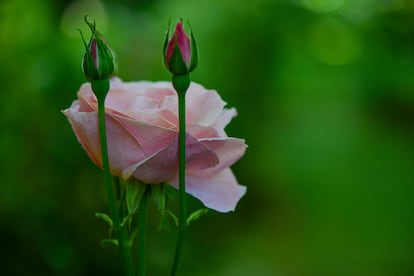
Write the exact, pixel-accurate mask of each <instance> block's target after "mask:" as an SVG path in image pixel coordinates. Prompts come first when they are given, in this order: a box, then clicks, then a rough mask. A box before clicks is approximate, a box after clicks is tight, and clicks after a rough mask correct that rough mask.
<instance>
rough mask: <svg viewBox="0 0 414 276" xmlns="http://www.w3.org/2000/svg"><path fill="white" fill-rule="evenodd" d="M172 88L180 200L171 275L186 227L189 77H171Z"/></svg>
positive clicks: (178, 256) (178, 257) (177, 259)
mask: <svg viewBox="0 0 414 276" xmlns="http://www.w3.org/2000/svg"><path fill="white" fill-rule="evenodd" d="M172 82H173V86H174V88H175V90H176V91H177V94H178V124H179V134H178V140H179V145H178V150H179V169H178V179H179V199H180V216H179V232H178V238H177V244H176V247H175V254H174V261H173V266H172V269H171V275H172V276H174V275H176V273H177V268H178V263H179V261H180V255H181V247H182V243H183V240H184V235H185V230H186V226H187V200H186V193H185V157H186V153H185V147H186V129H185V124H186V120H185V94H186V92H187V89H188V87H189V85H190V75H189V74H186V75H173V78H172Z"/></svg>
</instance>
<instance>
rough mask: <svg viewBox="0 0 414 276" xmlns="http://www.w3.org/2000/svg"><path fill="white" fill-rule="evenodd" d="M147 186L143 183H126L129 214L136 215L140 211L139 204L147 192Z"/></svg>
mask: <svg viewBox="0 0 414 276" xmlns="http://www.w3.org/2000/svg"><path fill="white" fill-rule="evenodd" d="M146 187H147V184H144V183H141V182H137V181H134V182H125V189H126V202H127V208H128V213H129V214H135V213H136V212H137V210H138V206H139V202H140V201H141V198H142V195H143V194H144V192H145V189H146Z"/></svg>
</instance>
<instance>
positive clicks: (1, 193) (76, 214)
mask: <svg viewBox="0 0 414 276" xmlns="http://www.w3.org/2000/svg"><path fill="white" fill-rule="evenodd" d="M85 14H88V15H89V16H90V18H95V19H96V22H97V26H98V29H99V30H100V31H101V32H102V33H103V34H104V35H105V36H106V38H107V39H108V41H110V44H111V46H112V47H113V49H114V50H115V52H116V53H117V56H118V61H119V73H118V75H119V76H120V77H121V78H123V79H124V80H126V81H129V80H141V79H145V80H163V79H169V78H170V76H169V74H168V73H167V72H166V70H165V69H164V67H163V64H162V57H161V48H162V42H163V38H164V33H165V30H166V27H167V21H168V18H169V17H170V16H171V17H172V18H173V19H175V18H177V17H178V16H181V17H183V18H184V19H189V20H190V21H191V24H192V26H193V30H194V32H195V35H196V38H197V41H198V45H199V49H200V63H199V66H198V68H197V70H196V71H195V72H194V73H193V74H192V78H193V80H194V81H196V82H199V83H201V84H203V85H204V86H205V87H207V88H213V89H216V90H217V91H218V92H219V93H220V94H221V96H222V98H223V99H224V100H225V101H227V102H228V103H229V106H234V107H236V108H237V110H238V112H239V115H238V117H237V118H236V119H234V120H233V122H232V123H231V124H230V125H229V127H228V128H227V132H228V133H229V134H230V135H231V136H235V137H242V138H245V139H246V142H247V144H248V145H249V148H248V151H247V153H246V155H245V156H244V157H243V159H241V160H240V161H239V162H238V163H237V164H236V165H235V166H234V167H233V168H234V171H235V173H236V175H237V177H238V180H239V182H240V183H242V184H244V185H246V186H247V187H248V192H247V194H246V196H245V197H244V198H243V199H242V200H241V201H240V203H239V205H238V208H237V211H236V212H234V213H230V214H220V213H216V212H210V213H209V215H208V216H205V217H203V218H202V219H200V220H199V221H197V222H196V223H194V224H193V225H192V227H191V228H190V230H189V231H188V235H189V236H188V237H187V240H186V241H185V244H184V253H183V256H182V262H181V267H180V272H181V274H180V275H219V276H220V275H223V276H232V275H293V276H296V275H299V276H301V275H305V276H307V275H414V201H413V196H414V186H413V184H414V1H411V0H405V1H404V0H291V1H289V0H285V1H283V0H280V1H272V0H255V1H237V0H220V1H219V0H212V1H198V0H193V1H190V0H171V1H167V0H158V1H150V0H146V1H144V0H141V1H138V0H136V1H133V0H123V1H97V0H94V1H92V0H91V1H52V0H37V1H25V0H14V1H13V0H12V1H10V0H2V1H1V2H0V83H1V85H2V88H1V92H0V110H1V116H0V122H1V124H0V127H1V134H0V154H1V159H0V160H1V161H0V162H1V166H0V168H1V175H2V177H1V180H0V183H1V184H0V237H1V238H0V239H1V253H0V274H1V275H119V272H120V271H121V267H120V262H119V259H118V258H119V257H118V254H117V251H116V250H115V249H113V248H101V246H100V244H99V241H100V239H101V238H103V237H105V236H106V234H107V227H106V225H105V224H104V223H103V222H102V221H99V220H97V219H95V217H94V213H95V212H96V211H104V212H105V211H107V203H106V195H105V191H104V185H103V183H102V173H101V171H100V170H99V169H97V168H96V167H95V166H94V165H93V163H92V162H91V161H90V160H89V159H88V157H87V155H86V154H85V152H84V151H83V150H82V148H81V147H80V145H79V144H78V142H77V141H76V138H75V136H74V134H73V132H72V130H71V127H70V125H69V123H68V122H67V119H66V118H65V117H64V116H63V114H61V112H60V110H62V109H65V108H67V107H68V106H69V105H70V104H71V102H72V101H73V100H74V99H75V98H76V92H77V89H78V88H79V86H80V85H81V84H82V83H83V82H84V81H85V80H84V77H83V75H82V72H81V69H80V62H81V56H82V51H83V49H82V47H83V46H82V42H81V39H80V36H79V33H78V31H77V30H76V28H80V29H82V30H83V31H84V33H88V32H87V29H86V25H85V24H84V23H83V17H84V15H85ZM197 207H199V204H198V203H197V202H196V201H193V205H192V208H197ZM152 212H153V213H154V214H153V215H152V216H151V217H152V221H151V223H150V229H151V230H150V232H151V234H150V239H149V242H148V243H149V249H148V250H149V251H148V270H149V275H168V271H169V268H170V265H171V260H172V253H173V248H174V244H175V237H176V232H175V230H174V229H170V230H169V231H164V232H159V231H157V216H156V214H155V212H154V210H153V211H152Z"/></svg>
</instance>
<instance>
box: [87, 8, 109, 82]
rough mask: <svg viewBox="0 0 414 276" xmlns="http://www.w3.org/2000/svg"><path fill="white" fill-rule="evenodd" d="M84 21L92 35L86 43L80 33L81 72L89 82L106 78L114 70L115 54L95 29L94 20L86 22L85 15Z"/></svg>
mask: <svg viewBox="0 0 414 276" xmlns="http://www.w3.org/2000/svg"><path fill="white" fill-rule="evenodd" d="M85 22H86V24H88V26H89V28H90V29H91V32H92V36H91V39H90V40H89V43H86V41H85V39H84V38H83V35H82V33H81V37H82V41H83V44H84V45H85V54H84V55H83V60H82V69H83V73H84V74H85V76H86V78H87V79H88V80H89V81H91V82H92V81H95V80H103V79H108V78H109V77H111V76H112V75H113V74H114V72H115V64H114V56H115V55H114V53H113V51H112V49H111V48H110V47H109V45H108V43H107V42H106V40H105V38H104V37H103V36H102V35H101V34H100V33H99V32H98V31H97V30H96V24H95V22H94V23H93V24H92V23H90V22H88V19H87V16H85Z"/></svg>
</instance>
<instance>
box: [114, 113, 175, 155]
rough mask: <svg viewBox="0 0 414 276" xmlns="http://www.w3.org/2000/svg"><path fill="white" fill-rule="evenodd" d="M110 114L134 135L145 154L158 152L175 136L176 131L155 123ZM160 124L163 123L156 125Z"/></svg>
mask: <svg viewBox="0 0 414 276" xmlns="http://www.w3.org/2000/svg"><path fill="white" fill-rule="evenodd" d="M147 115H149V114H147ZM111 116H113V117H114V118H118V121H119V123H120V124H122V125H123V126H124V127H125V129H127V131H128V132H129V133H130V135H132V136H134V137H135V139H136V140H137V141H138V143H139V144H140V145H141V147H142V150H143V151H144V152H145V155H146V156H150V155H153V154H154V153H156V152H159V151H160V150H161V149H163V148H165V147H166V146H167V145H169V144H170V143H171V141H173V140H174V139H175V138H176V136H177V132H176V131H174V130H171V129H168V128H164V127H161V126H157V124H147V123H145V122H144V121H135V120H133V119H129V118H122V117H117V115H115V114H111ZM153 119H154V118H153ZM160 120H163V119H162V117H160ZM162 124H163V123H159V124H158V125H162Z"/></svg>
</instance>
